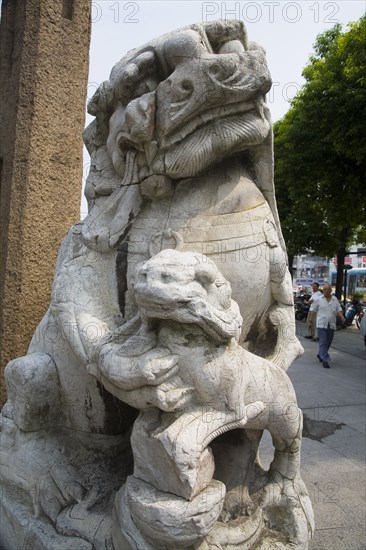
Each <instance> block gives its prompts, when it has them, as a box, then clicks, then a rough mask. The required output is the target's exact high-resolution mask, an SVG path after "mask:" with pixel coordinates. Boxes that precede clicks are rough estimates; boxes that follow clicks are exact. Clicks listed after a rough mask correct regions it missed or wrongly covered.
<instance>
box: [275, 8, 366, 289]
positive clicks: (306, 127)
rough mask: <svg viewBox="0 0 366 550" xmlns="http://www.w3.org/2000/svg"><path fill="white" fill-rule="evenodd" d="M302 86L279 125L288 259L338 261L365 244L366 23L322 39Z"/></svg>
mask: <svg viewBox="0 0 366 550" xmlns="http://www.w3.org/2000/svg"><path fill="white" fill-rule="evenodd" d="M314 51H315V53H314V55H312V56H311V57H310V60H309V63H308V65H307V66H306V67H305V69H304V70H303V76H304V78H305V81H306V82H305V84H304V86H303V87H302V89H301V90H300V92H299V93H298V94H297V96H296V97H295V98H294V100H293V101H292V104H291V108H290V110H289V111H288V112H287V113H286V115H285V116H284V117H283V119H281V120H280V121H279V122H277V123H276V124H275V125H274V133H275V183H276V196H277V202H278V209H279V214H280V218H281V223H282V227H283V232H284V237H285V240H287V243H288V251H289V255H290V254H299V253H304V252H308V251H313V252H315V253H317V254H320V255H325V256H333V255H337V260H338V261H337V268H338V273H337V285H336V295H337V296H338V297H340V295H341V292H342V276H343V266H344V259H345V256H346V253H347V249H348V247H349V246H350V244H352V243H353V242H355V241H357V242H365V241H366V228H365V219H366V132H365V127H364V124H365V122H364V121H365V120H366V71H365V67H366V17H362V18H361V19H360V20H359V21H358V22H356V23H352V24H350V25H349V30H348V31H347V32H344V33H343V32H342V27H341V25H339V24H337V25H335V26H334V27H333V28H332V29H330V30H328V31H326V32H324V33H323V34H321V35H319V36H318V37H317V39H316V43H315V45H314Z"/></svg>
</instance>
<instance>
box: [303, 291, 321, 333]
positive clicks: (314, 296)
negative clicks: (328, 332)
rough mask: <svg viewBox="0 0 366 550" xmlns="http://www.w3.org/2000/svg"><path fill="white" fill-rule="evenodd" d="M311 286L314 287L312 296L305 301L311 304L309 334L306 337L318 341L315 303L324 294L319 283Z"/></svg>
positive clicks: (308, 322)
mask: <svg viewBox="0 0 366 550" xmlns="http://www.w3.org/2000/svg"><path fill="white" fill-rule="evenodd" d="M311 286H312V287H313V293H312V295H311V296H310V298H309V300H308V301H306V302H305V303H306V304H310V309H309V313H308V318H307V325H308V334H307V336H305V338H308V339H309V340H314V341H316V340H317V338H315V328H314V325H315V319H316V313H315V312H314V303H315V301H316V300H317V299H318V298H320V296H323V294H322V293H321V292H320V290H319V283H313V284H312V285H311Z"/></svg>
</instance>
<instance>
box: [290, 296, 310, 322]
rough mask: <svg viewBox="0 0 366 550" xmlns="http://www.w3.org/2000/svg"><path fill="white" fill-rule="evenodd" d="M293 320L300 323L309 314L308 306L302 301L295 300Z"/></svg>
mask: <svg viewBox="0 0 366 550" xmlns="http://www.w3.org/2000/svg"><path fill="white" fill-rule="evenodd" d="M294 305H295V319H296V320H297V321H302V320H303V319H306V317H307V316H308V313H309V309H310V305H309V304H305V303H304V301H303V300H301V299H297V300H295V303H294Z"/></svg>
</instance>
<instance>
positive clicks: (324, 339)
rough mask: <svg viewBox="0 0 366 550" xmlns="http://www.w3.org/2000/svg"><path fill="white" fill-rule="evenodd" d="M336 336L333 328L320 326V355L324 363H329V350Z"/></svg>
mask: <svg viewBox="0 0 366 550" xmlns="http://www.w3.org/2000/svg"><path fill="white" fill-rule="evenodd" d="M333 336H334V330H333V329H332V328H329V326H328V328H318V337H319V357H320V359H321V360H322V361H323V363H329V361H330V358H329V353H328V350H329V348H330V345H331V343H332V340H333Z"/></svg>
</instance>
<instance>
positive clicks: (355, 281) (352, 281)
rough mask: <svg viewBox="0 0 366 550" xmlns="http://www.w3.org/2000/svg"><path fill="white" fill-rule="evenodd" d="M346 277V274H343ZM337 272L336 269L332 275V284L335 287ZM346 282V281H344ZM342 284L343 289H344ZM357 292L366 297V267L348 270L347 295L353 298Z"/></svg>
mask: <svg viewBox="0 0 366 550" xmlns="http://www.w3.org/2000/svg"><path fill="white" fill-rule="evenodd" d="M343 277H344V275H343ZM336 279H337V273H336V271H334V272H333V273H331V276H330V284H331V285H332V287H335V285H336ZM343 282H344V281H343ZM343 288H344V287H343V286H342V291H343ZM355 292H359V293H361V294H363V295H364V297H365V298H366V267H361V268H358V269H357V268H353V269H350V270H348V271H347V289H346V295H347V297H349V298H351V297H352V296H353V295H354V293H355Z"/></svg>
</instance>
